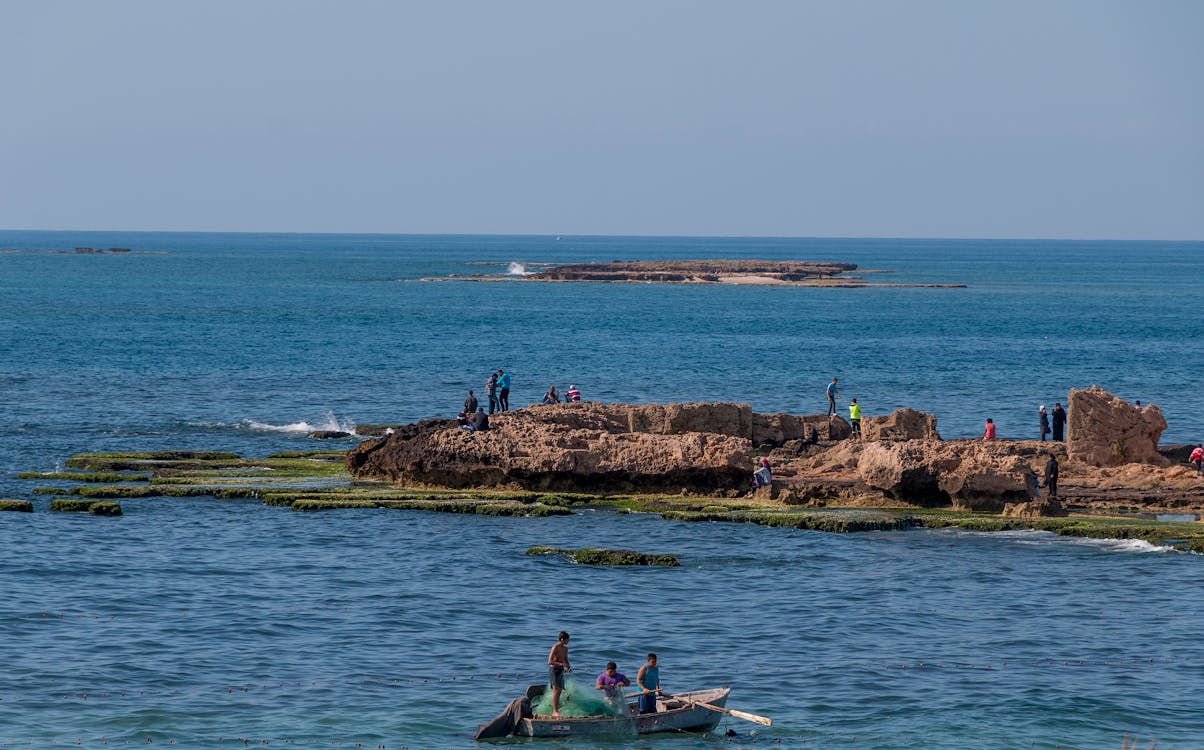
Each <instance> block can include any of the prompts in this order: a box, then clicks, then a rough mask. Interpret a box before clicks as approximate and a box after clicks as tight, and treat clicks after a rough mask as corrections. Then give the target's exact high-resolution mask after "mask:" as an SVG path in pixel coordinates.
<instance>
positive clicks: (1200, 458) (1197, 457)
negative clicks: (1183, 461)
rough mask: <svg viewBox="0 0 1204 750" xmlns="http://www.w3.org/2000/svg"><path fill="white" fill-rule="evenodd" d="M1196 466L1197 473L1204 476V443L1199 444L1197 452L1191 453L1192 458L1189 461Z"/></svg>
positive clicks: (1196, 448)
mask: <svg viewBox="0 0 1204 750" xmlns="http://www.w3.org/2000/svg"><path fill="white" fill-rule="evenodd" d="M1187 460H1188V461H1191V462H1192V463H1193V464H1195V465H1196V471H1198V472H1200V474H1202V475H1204V468H1202V467H1204V443H1197V444H1196V447H1195V450H1193V451H1192V452H1191V456H1190V457H1189V458H1188V459H1187Z"/></svg>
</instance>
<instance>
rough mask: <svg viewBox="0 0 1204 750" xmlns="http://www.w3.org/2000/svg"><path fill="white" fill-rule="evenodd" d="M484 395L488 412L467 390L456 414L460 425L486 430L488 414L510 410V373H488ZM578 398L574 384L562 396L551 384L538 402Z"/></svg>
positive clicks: (499, 371) (570, 401)
mask: <svg viewBox="0 0 1204 750" xmlns="http://www.w3.org/2000/svg"><path fill="white" fill-rule="evenodd" d="M485 395H486V396H487V397H488V398H489V412H488V413H486V412H485V407H484V406H483V405H482V404H480V403H479V402H478V401H477V397H476V394H474V393H473V391H472V390H469V391H468V397H467V398H465V399H464V409H463V410H462V411H461V412H460V414H459V415H458V416H457V419H458V420H459V422H460V426H461V427H463V428H464V429H466V430H474V431H480V430H488V429H489V414H494V413H496V412H499V411H510V373H508V372H506V371H505V370H498V371H497V372H494V373H490V375H489V379H488V380H487V381H485ZM580 400H581V391H579V390H578V389H577V386H575V385H570V386H569V389H568V390H567V391H565V392H564V396H563V397H562V396H561V395H560V393H558V392H557V391H556V386H551V387H549V388H548V391H547V393H545V394H544V395H543V400H542V401H540V403H542V404H559V403H561V402H563V403H566V404H567V403H575V402H578V401H580Z"/></svg>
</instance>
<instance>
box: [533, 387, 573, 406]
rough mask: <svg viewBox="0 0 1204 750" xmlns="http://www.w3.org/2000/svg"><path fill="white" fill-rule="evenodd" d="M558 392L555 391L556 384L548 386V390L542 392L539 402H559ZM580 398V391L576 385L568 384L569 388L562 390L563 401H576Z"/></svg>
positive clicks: (567, 402) (568, 402)
mask: <svg viewBox="0 0 1204 750" xmlns="http://www.w3.org/2000/svg"><path fill="white" fill-rule="evenodd" d="M561 400H562V399H561V398H560V394H559V393H557V392H556V386H554V385H550V386H548V392H547V393H545V394H543V400H541V401H540V402H539V403H541V404H559V403H560V402H561ZM580 400H581V391H579V390H577V386H575V385H570V386H569V389H568V390H567V391H565V392H564V399H563V401H564V403H566V404H570V403H577V402H578V401H580Z"/></svg>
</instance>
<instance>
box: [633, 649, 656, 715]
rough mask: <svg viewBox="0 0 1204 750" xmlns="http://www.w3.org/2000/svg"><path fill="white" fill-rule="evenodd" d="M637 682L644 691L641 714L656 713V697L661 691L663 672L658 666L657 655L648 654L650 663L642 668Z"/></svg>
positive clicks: (641, 700) (636, 679) (636, 677)
mask: <svg viewBox="0 0 1204 750" xmlns="http://www.w3.org/2000/svg"><path fill="white" fill-rule="evenodd" d="M635 682H636V685H637V686H638V687H639V688H640V690H643V691H644V693H643V694H642V695H641V696H640V713H642V714H654V713H656V695H657V693H659V692H660V691H661V672H660V669H658V668H657V666H656V654H648V663H647V664H645V665H644V666H642V667H640V671H639V672H637V673H636V676H635Z"/></svg>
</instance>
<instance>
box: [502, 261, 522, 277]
mask: <svg viewBox="0 0 1204 750" xmlns="http://www.w3.org/2000/svg"><path fill="white" fill-rule="evenodd" d="M506 273H507V274H508V275H510V276H526V275H527V267H526V266H524V265H523V264H522V263H518V262H517V261H510V264H509V265H508V266H506Z"/></svg>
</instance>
